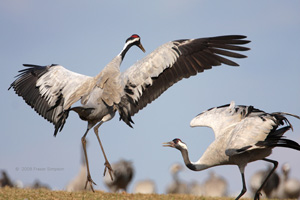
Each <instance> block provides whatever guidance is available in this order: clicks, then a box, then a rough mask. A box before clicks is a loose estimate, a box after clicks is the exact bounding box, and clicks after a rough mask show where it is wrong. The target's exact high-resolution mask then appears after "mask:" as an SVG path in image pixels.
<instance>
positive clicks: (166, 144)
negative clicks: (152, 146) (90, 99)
mask: <svg viewBox="0 0 300 200" xmlns="http://www.w3.org/2000/svg"><path fill="white" fill-rule="evenodd" d="M163 146H164V147H174V142H173V141H171V142H164V143H163Z"/></svg>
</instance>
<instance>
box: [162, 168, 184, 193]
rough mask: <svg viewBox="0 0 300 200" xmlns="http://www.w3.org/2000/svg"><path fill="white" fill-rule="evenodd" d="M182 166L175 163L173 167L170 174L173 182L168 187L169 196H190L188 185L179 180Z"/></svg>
mask: <svg viewBox="0 0 300 200" xmlns="http://www.w3.org/2000/svg"><path fill="white" fill-rule="evenodd" d="M182 169H183V167H182V165H181V164H178V163H175V164H173V165H172V166H171V168H170V172H171V175H172V178H173V182H172V183H171V184H170V185H169V186H168V187H167V190H166V192H167V194H188V193H189V190H188V185H187V184H186V183H184V182H183V181H182V180H180V178H179V172H180V171H182Z"/></svg>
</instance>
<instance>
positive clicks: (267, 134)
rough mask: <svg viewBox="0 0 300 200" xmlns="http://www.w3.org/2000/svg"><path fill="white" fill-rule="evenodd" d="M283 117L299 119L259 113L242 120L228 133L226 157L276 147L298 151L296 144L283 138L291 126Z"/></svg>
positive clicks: (298, 146)
mask: <svg viewBox="0 0 300 200" xmlns="http://www.w3.org/2000/svg"><path fill="white" fill-rule="evenodd" d="M284 115H290V116H293V117H296V118H298V119H300V117H299V116H296V115H292V114H289V113H280V112H277V113H261V114H259V115H256V116H249V117H247V118H245V119H244V120H242V121H241V122H240V123H238V124H237V125H236V126H235V127H234V129H233V130H232V132H231V133H230V136H231V138H230V139H229V143H228V144H227V146H228V148H227V150H226V151H225V153H226V155H228V156H232V155H235V154H240V153H244V152H246V151H251V150H254V149H260V148H266V147H270V148H273V147H276V146H281V147H288V148H292V149H296V150H300V145H299V144H298V143H297V142H295V141H292V140H289V139H286V138H284V137H283V134H284V133H285V132H286V131H288V130H289V129H292V125H291V124H290V122H289V121H288V120H287V118H286V117H285V116H284ZM283 125H285V126H283ZM281 126H283V127H281ZM279 127H280V128H279Z"/></svg>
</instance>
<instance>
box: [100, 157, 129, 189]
mask: <svg viewBox="0 0 300 200" xmlns="http://www.w3.org/2000/svg"><path fill="white" fill-rule="evenodd" d="M111 167H112V169H113V180H111V178H110V177H109V176H108V175H105V176H104V177H103V182H104V184H105V185H106V186H107V188H108V189H109V191H110V192H118V191H120V190H123V191H125V192H126V191H127V186H128V185H129V183H130V182H131V180H132V178H133V175H134V168H133V165H132V162H130V161H126V160H120V161H119V162H116V163H113V164H112V165H111Z"/></svg>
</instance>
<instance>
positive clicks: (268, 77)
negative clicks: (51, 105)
mask: <svg viewBox="0 0 300 200" xmlns="http://www.w3.org/2000/svg"><path fill="white" fill-rule="evenodd" d="M299 10H300V2H299V1H296V0H292V1H271V0H269V1H238V0H229V1H214V0H213V1H208V0H203V1H196V0H195V1H192V0H188V1H178V0H175V1H174V0H172V1H171V0H165V1H158V0H153V1H147V2H145V1H137V0H136V1H76V0H75V1H73V0H72V1H71V0H65V1H58V0H53V1H37V0H23V1H18V0H2V1H0V26H1V37H0V44H1V45H0V57H1V67H0V76H1V78H0V81H1V84H0V90H1V106H2V110H1V114H0V119H1V120H0V121H1V139H0V169H2V170H5V171H6V172H7V173H8V175H9V176H10V178H11V179H12V180H13V181H17V180H20V181H22V183H23V184H24V185H28V184H31V183H33V182H34V181H35V180H40V181H41V182H43V183H46V184H48V185H49V186H50V187H51V189H55V190H62V189H65V187H66V185H67V184H68V183H69V181H70V180H71V179H73V177H74V176H76V174H77V173H78V172H79V170H80V156H81V149H82V147H81V140H80V139H81V137H82V135H83V134H84V132H85V130H86V125H87V123H86V122H84V121H81V120H80V119H79V118H78V116H77V114H76V113H74V112H72V113H70V115H69V118H68V120H67V123H66V124H65V127H64V129H63V130H62V132H60V133H59V134H58V135H57V137H56V138H55V137H53V132H54V127H53V125H52V124H50V123H49V122H47V121H46V120H44V119H43V118H42V117H41V116H39V115H38V114H37V113H35V112H34V111H33V110H32V109H31V108H30V107H29V106H28V105H27V104H26V103H25V102H24V101H23V100H22V98H20V97H18V96H17V95H16V94H15V93H14V92H13V91H12V90H10V91H7V89H8V87H9V86H10V84H11V83H12V82H13V81H14V76H15V75H17V74H18V73H17V72H18V70H21V69H23V67H22V64H23V63H28V64H39V65H48V64H52V63H53V64H61V65H63V66H64V67H65V68H67V69H69V70H71V71H74V72H78V73H81V74H85V75H89V76H95V75H96V74H98V73H99V72H100V71H101V70H102V68H103V67H104V66H105V65H106V64H107V63H108V62H110V61H111V59H112V58H113V57H115V56H116V55H117V54H118V53H119V52H120V51H121V50H122V48H123V45H124V43H125V40H126V39H127V38H128V37H129V36H130V35H131V34H133V33H137V34H139V35H140V36H141V42H142V44H143V46H144V47H145V49H146V53H145V54H144V53H143V52H141V51H140V49H138V48H136V47H134V48H132V49H130V51H129V52H128V53H127V55H126V57H125V59H124V62H123V64H122V66H121V70H125V69H127V68H128V67H130V66H131V65H132V64H133V63H134V62H136V61H137V60H139V59H141V58H143V57H144V56H146V55H147V54H149V53H150V52H152V51H153V50H154V49H156V48H157V47H158V46H160V45H161V44H163V43H165V42H168V41H170V40H175V39H186V38H199V37H209V36H219V35H226V34H243V35H246V36H247V37H248V39H249V40H251V41H252V42H251V43H250V44H248V45H247V46H248V47H250V48H251V50H250V51H248V52H245V54H246V55H247V56H248V58H246V59H241V60H237V59H235V60H234V61H236V62H238V63H239V64H240V67H238V68H237V67H229V66H220V67H216V68H213V69H211V70H209V71H205V72H204V73H201V74H198V75H197V76H194V77H191V78H189V79H185V80H182V81H180V82H179V83H177V84H175V85H174V86H172V87H171V88H169V89H168V90H167V91H166V92H165V93H163V94H162V95H161V96H160V97H159V98H158V99H157V100H155V101H154V102H152V103H151V104H149V105H148V106H147V107H146V108H144V109H143V110H141V111H140V112H139V113H138V114H136V115H135V116H134V117H133V121H134V122H135V124H134V128H133V129H132V128H130V127H128V126H127V125H126V124H125V123H124V122H120V121H119V120H118V118H119V116H118V115H116V117H115V118H114V119H112V120H111V121H109V122H108V123H105V124H103V125H102V126H101V127H100V129H99V131H100V138H101V140H102V142H103V145H104V148H105V151H106V154H107V156H108V159H109V161H110V162H111V163H114V162H117V161H118V160H120V159H126V160H130V161H131V162H132V164H133V166H134V169H135V174H134V177H133V180H132V183H131V184H130V185H129V187H128V192H132V190H133V187H134V184H135V183H136V182H138V181H140V180H144V179H151V180H153V181H154V182H155V184H156V187H157V192H158V193H165V191H166V187H167V185H168V184H169V183H171V182H172V176H171V174H170V167H171V165H172V164H173V163H175V162H179V163H183V161H182V158H181V155H180V152H178V151H176V150H173V149H171V148H164V147H162V143H163V142H168V141H170V140H172V139H174V138H175V137H178V138H181V139H182V140H183V141H184V142H185V143H186V144H187V145H188V146H189V152H190V158H191V160H192V161H197V160H198V159H199V158H200V156H201V155H202V153H203V152H204V151H205V149H206V148H207V146H208V145H209V144H210V143H211V142H212V141H213V140H214V134H213V131H212V130H210V129H209V128H190V127H189V123H190V120H191V119H192V118H194V117H195V116H196V115H197V114H198V113H200V112H202V111H204V110H206V109H208V108H211V107H214V106H220V105H224V104H227V103H230V101H232V100H235V101H236V104H243V105H253V106H255V107H257V108H260V109H262V110H264V111H266V112H275V111H284V112H290V113H294V114H297V115H300V103H299V102H300V101H299V100H300V90H299V86H300V77H299V76H300V66H299V63H300V39H299V35H300V12H299ZM290 122H291V123H292V124H293V126H294V132H292V131H289V132H288V133H287V134H286V136H287V137H288V138H290V139H293V140H295V141H297V142H300V121H299V120H296V119H293V118H290ZM87 140H88V142H89V145H88V157H89V162H90V169H91V175H92V177H93V180H94V181H95V182H96V183H97V186H96V187H95V189H98V190H105V191H107V188H106V187H105V186H104V184H103V182H102V179H103V177H102V175H103V170H104V165H103V164H104V159H103V155H102V152H101V150H100V147H99V144H98V142H97V139H96V136H95V134H94V133H93V131H90V132H89V134H88V136H87ZM299 155H300V154H299V152H296V151H295V150H291V149H283V148H281V149H279V148H278V149H275V150H274V151H273V154H272V155H271V156H270V157H269V158H270V159H275V160H278V161H279V162H280V164H279V167H280V166H281V165H282V164H283V163H285V162H288V163H289V164H290V166H291V176H293V177H296V178H298V179H300V171H299V169H300V159H299ZM266 168H267V164H266V163H265V162H264V161H257V162H255V163H251V164H249V165H248V167H247V168H246V172H245V173H246V180H247V183H248V181H249V178H250V177H251V175H252V174H253V173H254V172H255V171H257V170H260V169H266ZM212 171H213V172H215V173H216V174H218V175H221V176H222V177H224V178H225V179H226V180H227V182H228V184H229V193H230V194H236V193H239V192H240V190H241V188H242V184H241V177H240V173H239V170H238V168H237V167H236V166H220V167H215V168H211V169H208V170H205V171H202V172H193V171H190V170H188V169H187V168H184V169H183V171H182V172H181V174H180V178H181V179H182V180H184V181H186V182H192V181H197V182H203V181H204V180H205V179H206V178H207V177H208V176H209V172H212ZM248 187H249V186H248Z"/></svg>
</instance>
